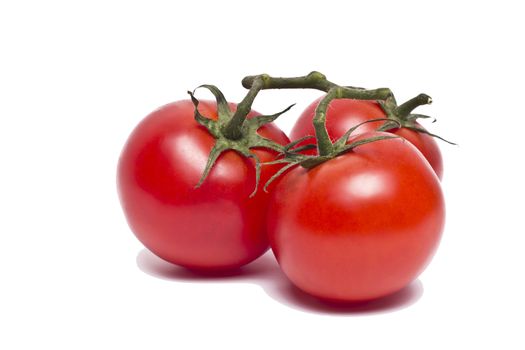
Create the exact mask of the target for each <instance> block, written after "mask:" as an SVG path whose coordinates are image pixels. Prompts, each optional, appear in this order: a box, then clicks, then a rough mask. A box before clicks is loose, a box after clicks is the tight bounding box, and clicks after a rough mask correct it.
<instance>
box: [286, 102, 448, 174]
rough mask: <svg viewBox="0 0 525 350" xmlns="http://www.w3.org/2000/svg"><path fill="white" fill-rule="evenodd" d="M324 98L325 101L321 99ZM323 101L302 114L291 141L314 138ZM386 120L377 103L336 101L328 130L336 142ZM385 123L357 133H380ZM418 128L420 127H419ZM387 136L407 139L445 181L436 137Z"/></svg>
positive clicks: (403, 130)
mask: <svg viewBox="0 0 525 350" xmlns="http://www.w3.org/2000/svg"><path fill="white" fill-rule="evenodd" d="M321 98H322V97H321ZM321 98H319V99H317V100H316V101H314V102H313V103H312V104H310V105H309V106H308V107H307V108H306V109H305V110H304V112H303V113H302V114H301V116H300V117H299V119H298V120H297V122H296V123H295V125H294V127H293V128H292V131H291V134H290V139H291V140H292V141H294V140H298V139H300V138H301V137H304V136H307V135H315V131H314V127H313V124H312V119H313V118H314V115H315V109H316V108H317V105H318V104H319V101H320V100H321ZM378 118H386V114H385V112H384V111H383V109H382V108H381V107H380V106H379V104H378V103H377V102H375V101H361V100H351V99H337V100H333V101H332V102H330V105H329V106H328V110H327V114H326V130H327V131H328V134H329V135H330V137H331V138H332V140H333V141H335V140H336V139H338V138H340V137H341V136H343V135H344V133H345V132H347V131H348V129H350V128H351V127H353V126H355V125H357V124H359V123H362V122H364V121H367V120H371V119H378ZM383 123H384V122H381V121H380V122H371V123H367V124H363V125H362V126H360V127H359V128H358V129H357V130H356V132H359V133H363V132H367V131H374V130H377V128H379V127H380V126H381V125H383ZM418 126H419V127H421V125H419V124H418ZM388 132H391V133H393V134H396V135H399V136H401V137H404V138H405V139H407V140H408V141H410V143H412V144H413V145H414V146H416V148H417V149H418V150H419V151H420V152H421V153H423V155H424V156H425V158H426V159H427V160H428V162H429V163H430V165H431V166H432V168H433V169H434V171H435V172H436V174H437V175H438V177H439V178H440V179H441V178H442V177H443V160H442V157H441V152H440V150H439V146H438V144H437V143H436V140H434V137H432V136H430V135H427V134H424V133H420V132H417V131H413V130H410V129H406V128H401V129H392V130H389V131H388ZM308 143H315V140H314V139H310V140H308V141H305V142H304V143H301V145H305V144H308ZM309 153H310V154H314V153H316V152H315V150H313V151H310V152H309Z"/></svg>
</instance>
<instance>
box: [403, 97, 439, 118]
mask: <svg viewBox="0 0 525 350" xmlns="http://www.w3.org/2000/svg"><path fill="white" fill-rule="evenodd" d="M431 103H432V98H431V97H430V96H428V95H426V94H419V95H417V96H416V97H414V98H412V99H410V100H408V101H406V102H405V103H403V104H401V105H400V106H398V107H397V108H396V109H395V112H394V113H395V114H396V115H397V116H399V117H401V118H404V117H406V116H408V115H409V114H410V113H411V112H412V111H413V110H414V109H416V108H417V107H418V106H423V105H428V104H431Z"/></svg>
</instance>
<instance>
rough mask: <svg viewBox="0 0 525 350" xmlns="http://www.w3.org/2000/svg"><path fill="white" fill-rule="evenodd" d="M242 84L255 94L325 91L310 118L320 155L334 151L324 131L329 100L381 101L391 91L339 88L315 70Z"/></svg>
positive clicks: (262, 77)
mask: <svg viewBox="0 0 525 350" xmlns="http://www.w3.org/2000/svg"><path fill="white" fill-rule="evenodd" d="M242 85H243V86H244V87H245V88H247V89H250V92H251V91H252V90H254V89H255V90H256V91H257V92H259V91H260V90H268V89H316V90H321V91H324V92H326V93H327V94H326V96H325V97H324V98H323V99H322V100H321V102H319V105H318V106H317V109H316V111H315V117H314V119H313V124H314V128H315V136H316V138H317V147H318V151H319V155H320V156H326V155H329V154H332V153H333V152H334V145H333V143H332V141H331V140H330V136H329V135H328V132H327V130H326V110H327V108H328V105H329V104H330V102H331V101H332V100H334V99H339V98H351V99H358V100H385V99H387V98H388V97H390V96H392V91H390V89H388V88H380V89H375V90H366V89H362V88H355V87H350V86H339V85H337V84H335V83H332V82H331V81H329V80H328V79H326V76H325V75H324V74H322V73H319V72H315V71H314V72H311V73H310V74H308V75H305V76H302V77H292V78H279V77H271V76H269V75H268V74H260V75H252V76H247V77H245V78H244V79H243V80H242ZM247 97H248V96H247ZM243 102H244V101H243ZM234 118H235V116H234ZM234 118H233V119H234ZM233 119H232V121H233Z"/></svg>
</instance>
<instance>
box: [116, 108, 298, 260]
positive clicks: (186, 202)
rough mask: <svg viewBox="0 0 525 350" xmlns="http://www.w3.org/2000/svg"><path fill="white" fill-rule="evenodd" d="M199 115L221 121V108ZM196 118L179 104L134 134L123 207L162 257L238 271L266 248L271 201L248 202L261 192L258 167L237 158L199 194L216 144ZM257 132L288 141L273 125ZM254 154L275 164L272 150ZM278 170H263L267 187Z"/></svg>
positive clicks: (123, 169) (122, 178)
mask: <svg viewBox="0 0 525 350" xmlns="http://www.w3.org/2000/svg"><path fill="white" fill-rule="evenodd" d="M231 106H232V107H233V108H235V105H233V104H232V105H231ZM199 110H200V111H201V113H202V114H203V115H204V116H206V117H209V118H213V119H216V118H217V115H216V104H215V102H210V101H201V103H200V105H199ZM193 114H194V106H193V104H192V103H191V102H190V101H179V102H174V103H171V104H168V105H166V106H163V107H161V108H159V109H157V110H156V111H154V112H153V113H151V114H150V115H149V116H147V117H146V118H145V119H144V120H143V121H142V122H141V123H140V124H139V125H138V126H137V127H136V128H135V130H134V131H133V133H132V134H131V136H130V137H129V139H128V141H127V143H126V145H125V147H124V149H123V151H122V154H121V157H120V161H119V165H118V175H117V182H118V191H119V196H120V201H121V204H122V207H123V209H124V213H125V215H126V218H127V220H128V223H129V225H130V227H131V229H132V231H133V232H134V233H135V235H136V236H137V238H138V239H139V240H140V241H141V242H142V243H143V244H144V245H145V246H146V247H147V248H148V249H150V250H151V251H152V252H153V253H155V254H156V255H158V256H159V257H161V258H163V259H165V260H167V261H169V262H172V263H174V264H178V265H182V266H186V267H189V268H195V269H229V268H236V267H239V266H242V265H244V264H246V263H248V262H250V261H252V260H254V259H255V258H257V257H258V256H260V255H261V254H262V253H264V252H265V251H266V250H267V249H268V240H267V236H266V231H265V229H264V222H265V215H266V207H267V202H268V198H269V195H267V194H265V193H264V192H263V191H262V190H261V189H259V191H258V192H257V194H256V196H255V197H254V198H249V195H250V194H251V193H252V191H253V189H254V187H255V169H254V166H253V161H252V160H251V159H246V158H244V157H242V156H241V155H239V154H238V153H236V152H234V151H228V152H226V153H224V154H222V155H221V156H220V158H219V159H218V161H217V162H216V164H215V165H214V167H213V168H212V170H211V172H210V174H209V176H208V178H207V179H206V181H205V182H204V184H203V185H202V186H201V187H200V188H198V189H195V188H194V187H195V185H196V184H197V183H198V181H199V179H200V177H201V175H202V173H203V170H204V167H205V164H206V161H207V158H208V154H209V152H210V150H211V148H212V146H213V143H214V139H213V137H212V136H211V135H210V134H209V133H208V131H207V130H206V129H204V128H203V127H202V126H200V125H198V124H197V123H196V122H195V120H194V117H193ZM256 115H257V113H255V112H252V113H251V114H250V116H249V117H254V116H256ZM259 133H260V134H261V135H262V136H264V137H267V138H270V139H273V140H275V141H276V142H279V143H281V144H286V143H287V142H288V138H287V137H286V135H285V134H284V133H283V132H282V131H280V130H279V129H278V128H277V127H276V126H274V125H266V126H263V127H262V128H261V129H259ZM255 153H256V154H257V155H258V156H259V157H260V159H261V161H270V160H272V159H274V158H275V153H274V152H272V151H269V150H263V149H261V150H256V151H255ZM278 169H279V167H278V166H265V167H263V170H262V174H261V184H264V183H265V182H266V180H268V179H269V177H270V176H271V175H272V174H273V173H274V172H275V171H277V170H278Z"/></svg>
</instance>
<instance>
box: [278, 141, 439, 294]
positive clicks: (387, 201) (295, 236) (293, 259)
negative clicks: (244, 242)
mask: <svg viewBox="0 0 525 350" xmlns="http://www.w3.org/2000/svg"><path fill="white" fill-rule="evenodd" d="M382 134H384V135H386V133H382ZM372 135H376V136H377V135H378V133H366V134H363V135H358V136H357V137H356V138H355V139H359V138H364V137H370V136H372ZM355 139H354V140H355ZM444 220H445V207H444V199H443V195H442V192H441V188H440V183H439V179H438V178H437V176H436V174H435V173H434V172H433V170H432V168H431V167H430V166H429V164H428V162H426V161H425V160H424V159H423V156H422V155H421V153H420V152H418V151H417V150H416V148H415V147H414V146H413V145H412V144H410V143H409V142H407V141H405V140H403V139H401V138H399V139H388V140H382V141H377V142H374V143H370V144H366V145H363V146H359V147H357V148H356V149H355V150H354V151H352V152H349V153H347V154H345V155H342V156H339V157H337V158H335V159H332V160H329V161H327V162H325V163H323V164H321V165H319V166H317V167H314V168H312V169H310V170H306V169H304V168H302V167H296V168H294V169H292V170H291V171H289V172H288V173H286V174H285V175H284V176H283V178H282V179H281V180H280V181H279V182H278V183H277V184H276V186H275V187H274V189H273V192H272V201H271V203H270V207H269V216H268V232H269V238H270V243H271V247H272V249H273V252H274V254H275V256H276V258H277V260H278V261H279V264H280V266H281V268H282V269H283V271H284V273H285V274H286V275H287V276H288V277H289V279H290V280H291V281H292V282H293V283H294V284H295V285H297V286H298V287H299V288H300V289H302V290H304V291H306V292H308V293H310V294H312V295H314V296H317V297H320V298H323V299H329V300H338V301H361V300H368V299H374V298H378V297H381V296H385V295H388V294H391V293H393V292H396V291H398V290H400V289H401V288H403V287H404V286H406V285H408V284H409V283H410V282H411V281H413V280H414V279H415V278H416V277H417V276H418V275H419V274H420V273H421V272H422V271H423V269H424V268H425V266H426V265H427V264H428V263H429V261H430V259H431V257H432V256H433V254H434V252H435V250H436V248H437V246H438V243H439V241H440V237H441V234H442V231H443V226H444Z"/></svg>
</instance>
